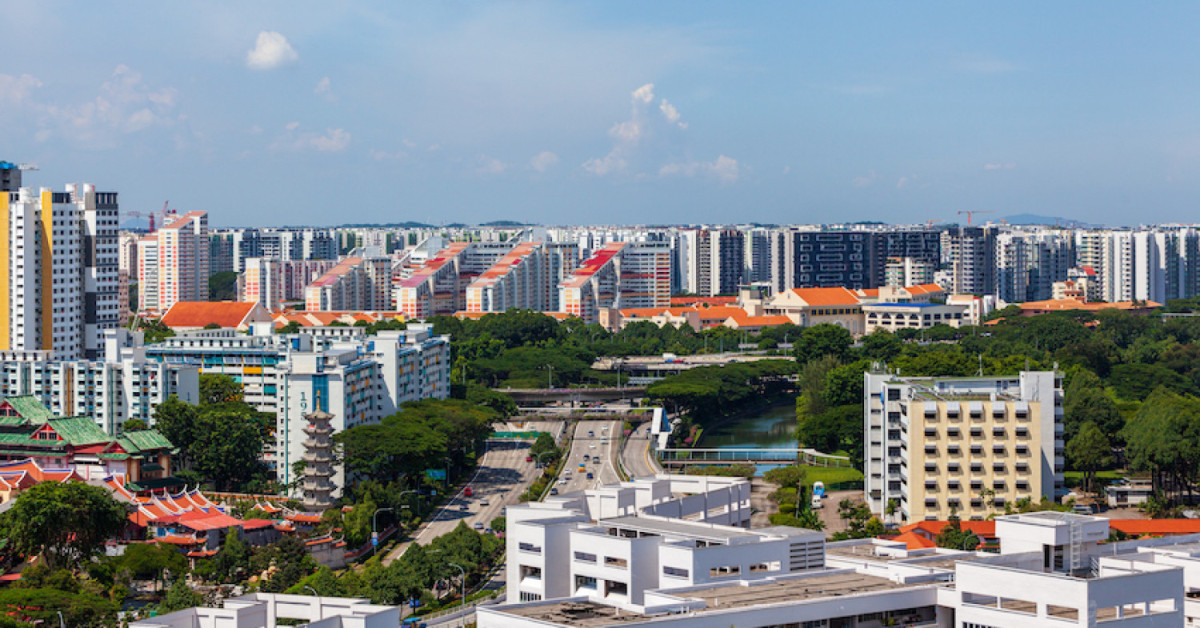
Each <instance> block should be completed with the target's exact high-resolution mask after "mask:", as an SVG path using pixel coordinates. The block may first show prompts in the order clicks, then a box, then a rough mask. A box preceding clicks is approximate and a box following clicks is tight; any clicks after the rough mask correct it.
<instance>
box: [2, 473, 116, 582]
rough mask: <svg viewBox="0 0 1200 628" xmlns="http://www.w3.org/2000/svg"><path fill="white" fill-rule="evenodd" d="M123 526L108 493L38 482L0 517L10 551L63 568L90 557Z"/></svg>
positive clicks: (70, 484) (77, 484) (79, 485)
mask: <svg viewBox="0 0 1200 628" xmlns="http://www.w3.org/2000/svg"><path fill="white" fill-rule="evenodd" d="M124 524H125V508H124V507H123V506H121V504H118V503H117V502H116V501H115V500H113V498H112V496H111V495H110V494H109V492H108V491H107V490H105V489H103V488H100V487H97V486H89V485H87V484H84V483H82V482H65V483H59V482H41V483H39V484H36V485H34V486H32V487H30V488H29V489H26V490H25V491H24V492H22V493H21V494H20V495H18V496H17V499H16V501H15V502H14V504H13V506H12V508H11V509H9V510H8V512H6V513H4V515H3V518H2V519H0V531H2V532H3V535H4V537H5V538H7V539H8V542H9V547H10V548H11V549H12V550H13V551H15V552H18V553H20V554H24V555H26V556H34V555H39V556H41V557H42V558H43V559H44V560H45V561H46V564H47V565H50V566H51V567H63V566H68V565H78V564H80V562H81V561H84V560H87V559H90V558H91V557H92V556H93V555H94V554H96V553H97V552H99V551H100V550H101V549H102V548H103V547H104V542H105V541H107V540H108V539H109V538H111V537H112V536H113V535H115V534H116V533H117V532H118V531H120V529H121V527H122V526H123V525H124Z"/></svg>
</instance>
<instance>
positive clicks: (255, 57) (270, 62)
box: [246, 31, 300, 70]
mask: <svg viewBox="0 0 1200 628" xmlns="http://www.w3.org/2000/svg"><path fill="white" fill-rule="evenodd" d="M299 58H300V55H298V54H296V49H295V48H292V45H291V44H290V43H288V40H287V37H284V36H283V35H281V34H280V33H278V32H276V31H261V32H259V33H258V39H257V40H256V41H255V43H254V49H253V50H251V51H250V52H247V53H246V67H248V68H250V69H252V70H273V69H275V68H277V67H280V66H282V65H286V64H288V63H291V62H293V61H295V60H296V59H299Z"/></svg>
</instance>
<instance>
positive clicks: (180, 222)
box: [162, 212, 205, 231]
mask: <svg viewBox="0 0 1200 628" xmlns="http://www.w3.org/2000/svg"><path fill="white" fill-rule="evenodd" d="M204 214H205V212H188V213H186V214H184V215H182V216H180V217H179V218H177V219H175V220H174V221H172V222H171V223H170V224H168V225H167V226H165V227H163V228H162V230H163V231H166V230H168V229H182V228H183V227H186V226H187V224H188V223H189V222H191V221H192V219H193V218H199V217H201V216H204Z"/></svg>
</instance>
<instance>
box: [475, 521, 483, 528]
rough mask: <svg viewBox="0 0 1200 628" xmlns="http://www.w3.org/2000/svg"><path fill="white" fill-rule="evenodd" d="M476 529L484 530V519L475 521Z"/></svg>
mask: <svg viewBox="0 0 1200 628" xmlns="http://www.w3.org/2000/svg"><path fill="white" fill-rule="evenodd" d="M475 529H476V530H482V529H483V522H482V521H476V522H475Z"/></svg>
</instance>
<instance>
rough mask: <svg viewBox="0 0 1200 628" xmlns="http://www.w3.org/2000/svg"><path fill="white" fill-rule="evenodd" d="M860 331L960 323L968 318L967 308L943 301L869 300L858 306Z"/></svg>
mask: <svg viewBox="0 0 1200 628" xmlns="http://www.w3.org/2000/svg"><path fill="white" fill-rule="evenodd" d="M862 312H863V317H864V320H865V323H864V325H863V333H865V334H870V333H872V332H874V331H875V330H876V329H885V330H887V331H890V332H896V331H899V330H901V329H928V328H930V327H933V326H934V325H949V326H951V327H960V326H962V325H965V324H967V323H968V322H969V319H968V318H967V316H969V314H968V308H967V307H966V306H963V305H946V304H943V303H869V304H863V306H862Z"/></svg>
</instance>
